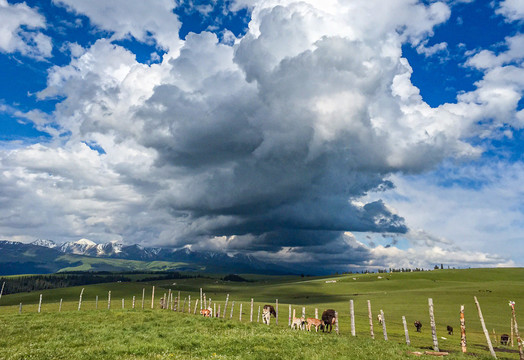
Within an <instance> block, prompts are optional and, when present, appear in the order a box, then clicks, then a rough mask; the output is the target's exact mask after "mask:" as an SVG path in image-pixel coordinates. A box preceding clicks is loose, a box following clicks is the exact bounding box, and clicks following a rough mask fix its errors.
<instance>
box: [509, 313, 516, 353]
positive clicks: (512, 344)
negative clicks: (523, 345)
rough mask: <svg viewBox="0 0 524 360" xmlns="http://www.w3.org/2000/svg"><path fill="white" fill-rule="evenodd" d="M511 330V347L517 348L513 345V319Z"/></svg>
mask: <svg viewBox="0 0 524 360" xmlns="http://www.w3.org/2000/svg"><path fill="white" fill-rule="evenodd" d="M509 327H510V328H511V347H513V346H515V345H514V344H513V317H512V318H511V325H510V326H509Z"/></svg>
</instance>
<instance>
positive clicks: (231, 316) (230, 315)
mask: <svg viewBox="0 0 524 360" xmlns="http://www.w3.org/2000/svg"><path fill="white" fill-rule="evenodd" d="M234 307H235V302H234V301H233V302H232V303H231V314H229V318H230V319H233V308H234Z"/></svg>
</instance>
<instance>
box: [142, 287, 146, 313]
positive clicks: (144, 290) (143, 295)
mask: <svg viewBox="0 0 524 360" xmlns="http://www.w3.org/2000/svg"><path fill="white" fill-rule="evenodd" d="M145 298H146V288H143V289H142V310H144V300H145Z"/></svg>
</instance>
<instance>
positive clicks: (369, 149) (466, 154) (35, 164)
mask: <svg viewBox="0 0 524 360" xmlns="http://www.w3.org/2000/svg"><path fill="white" fill-rule="evenodd" d="M138 3H139V2H137V4H138ZM56 4H57V5H60V6H65V8H66V9H67V10H68V11H70V12H72V13H75V14H83V15H86V16H88V17H90V19H91V22H92V23H93V24H95V25H96V26H98V27H99V28H100V29H101V30H104V31H107V32H109V34H110V35H111V36H108V38H105V39H104V38H101V39H99V40H97V41H96V42H95V43H93V44H92V45H91V46H89V47H86V48H81V49H78V48H76V51H71V62H70V63H69V64H67V65H63V66H58V65H57V66H54V67H52V68H51V69H50V70H49V72H48V80H47V86H46V88H45V89H42V90H41V91H40V92H39V93H38V97H39V98H40V99H41V100H48V99H58V102H57V105H56V108H55V110H54V112H53V113H52V114H44V113H42V112H39V111H36V110H35V111H30V112H25V113H21V112H20V113H19V114H18V116H20V117H23V118H25V119H27V121H32V122H34V124H35V126H37V128H38V129H40V130H41V131H44V132H48V133H49V134H50V135H51V136H52V138H51V141H49V142H48V143H42V144H36V145H30V146H16V147H13V148H11V149H6V150H3V152H2V154H1V164H2V169H3V173H2V177H1V178H0V181H2V182H3V185H4V186H2V187H1V189H3V192H4V194H2V197H0V199H1V200H0V202H1V203H2V204H3V205H4V206H3V207H4V208H5V205H8V204H11V205H12V206H10V214H9V215H8V216H6V215H5V214H4V215H3V216H2V218H1V219H0V228H1V229H2V233H3V235H7V236H14V235H16V233H17V232H16V231H14V230H13V229H14V228H16V224H20V226H24V227H29V228H30V231H29V232H28V233H27V235H28V236H30V235H34V236H39V237H55V238H56V237H57V236H58V237H61V238H62V239H64V240H65V239H70V238H75V237H76V236H82V237H88V238H91V239H96V240H102V241H105V240H112V239H115V238H116V239H120V240H122V241H125V242H128V243H135V242H141V243H151V244H155V245H168V246H173V247H181V246H185V245H188V244H189V245H191V246H192V247H193V248H196V249H223V250H226V251H242V252H258V253H260V254H265V256H267V257H272V258H281V259H288V260H290V261H297V260H300V261H309V260H315V259H320V258H322V256H325V255H329V256H330V258H331V259H332V261H333V262H334V263H338V264H348V263H352V264H366V263H368V264H369V262H370V261H371V260H372V259H373V257H374V256H376V254H373V252H372V250H370V249H369V248H368V247H366V246H364V245H363V244H361V243H360V242H359V241H357V240H356V239H355V238H354V237H353V235H352V234H351V233H355V232H370V233H377V234H384V233H385V234H390V235H392V236H394V235H395V234H407V233H409V232H410V229H409V227H408V225H407V223H406V221H405V219H404V218H403V217H402V214H397V213H396V211H394V210H393V209H392V208H390V207H389V206H388V205H387V204H386V203H385V202H384V201H382V200H380V198H381V196H380V193H381V192H383V191H387V190H390V189H392V188H393V187H394V184H393V183H392V182H391V180H390V176H391V175H392V174H398V173H404V174H419V173H423V172H425V171H428V170H430V169H432V168H434V167H435V166H436V165H438V164H440V163H441V162H442V161H443V160H444V159H450V158H452V159H469V158H474V157H476V156H478V155H479V154H480V153H481V149H480V148H478V147H475V146H473V145H471V144H470V143H469V142H468V141H467V139H469V138H471V136H477V135H478V136H481V134H482V132H483V131H486V129H485V127H484V126H482V124H481V121H479V120H480V119H481V118H482V115H480V114H481V112H482V111H483V110H484V109H489V108H490V106H493V105H492V103H493V102H494V101H496V99H493V98H485V99H481V100H479V99H478V97H477V96H475V94H476V93H475V92H471V93H464V94H462V95H461V97H460V99H459V101H458V102H457V103H454V104H444V105H441V106H439V107H437V108H432V107H430V106H429V105H428V104H427V103H425V102H424V101H423V99H422V97H421V96H420V94H419V90H418V89H417V88H416V87H415V86H414V85H413V84H412V82H411V74H412V68H411V67H410V64H409V63H408V61H407V60H406V58H404V57H403V54H402V46H403V45H405V44H409V45H411V46H413V47H418V48H421V47H422V48H423V47H424V46H425V44H426V43H427V39H428V38H430V37H431V36H432V34H433V30H434V28H435V26H437V25H439V24H441V23H443V22H445V21H447V19H448V18H449V16H450V8H449V6H448V5H447V4H446V3H445V2H432V3H431V4H424V3H420V2H418V1H414V0H398V1H391V0H384V1H372V2H370V1H364V0H363V1H334V0H333V1H325V0H323V1H303V2H295V1H291V0H289V1H288V0H280V1H277V0H274V1H271V0H266V1H262V0H261V1H249V2H246V3H244V1H237V2H235V3H233V4H230V6H229V8H228V11H239V10H241V9H248V13H249V14H250V18H249V24H248V27H247V30H246V32H245V34H242V35H240V36H239V37H238V38H236V37H234V35H232V34H231V33H227V35H228V36H226V35H224V36H223V38H222V39H221V40H222V41H220V40H219V38H218V37H217V34H215V33H213V32H207V31H204V32H201V33H199V34H196V33H189V34H188V35H187V36H186V37H185V39H184V40H181V39H179V38H178V37H177V35H176V34H177V33H178V30H179V28H180V22H179V20H178V19H177V18H176V16H174V14H172V13H171V15H169V16H168V15H165V13H164V16H163V17H162V19H163V20H162V22H161V24H162V26H159V25H158V22H150V21H146V20H147V19H141V18H140V16H138V17H137V14H139V12H137V11H139V10H140V8H139V7H137V8H136V9H135V5H134V2H131V3H130V4H126V5H125V6H124V7H126V8H127V10H126V11H125V12H122V13H120V15H119V21H118V22H113V21H110V19H108V16H110V13H107V12H101V11H100V9H97V6H96V5H86V4H83V3H82V2H76V1H69V0H68V1H56ZM93 4H95V3H93ZM155 4H156V5H155V6H158V9H153V10H154V11H156V10H158V11H160V12H162V11H165V10H166V9H168V10H170V9H173V8H174V4H172V5H173V6H170V3H169V2H168V1H164V2H162V3H160V2H158V4H157V3H155ZM136 6H138V5H136ZM134 10H137V11H134ZM501 11H502V10H501ZM164 18H165V19H164ZM133 19H138V20H136V21H134V20H133ZM140 19H141V20H140ZM414 19H416V21H413V20H414ZM139 20H140V21H139ZM142 20H143V21H142ZM170 20H173V21H172V23H171V25H169V26H168V25H167V23H168V22H169V21H170ZM119 24H125V27H121V26H119ZM224 34H225V33H224ZM126 37H132V38H134V39H135V40H138V41H142V42H148V41H149V42H155V43H156V44H157V46H158V48H159V49H162V50H163V51H165V53H164V54H163V58H162V61H161V62H160V63H154V62H153V63H152V64H144V63H140V62H138V61H137V60H136V57H135V54H133V53H132V52H131V51H130V50H128V49H126V48H125V47H124V46H122V45H119V44H118V43H117V42H115V40H118V39H123V38H126ZM226 40H227V41H226ZM70 48H71V49H73V44H71V46H70ZM442 48H445V46H444V45H442V46H440V49H442ZM425 49H426V50H427V48H425ZM435 51H438V50H435ZM428 53H431V51H429V50H428ZM479 55H480V54H479ZM157 56H158V55H157ZM474 60H475V59H472V61H474ZM478 60H480V59H478ZM485 81H486V82H489V79H486V80H485ZM483 85H484V84H482V83H479V84H478V88H477V92H478V91H479V89H482V86H483ZM521 85H522V84H521ZM502 105H503V106H504V104H502ZM509 107H510V105H507V108H508V109H509ZM508 111H510V110H508ZM510 112H511V111H510ZM511 116H513V115H511ZM502 121H504V122H507V121H508V120H507V118H506V120H501V122H500V123H502ZM490 126H492V128H493V129H495V128H498V126H499V123H497V115H496V114H495V115H494V120H493V122H492V123H491V125H490ZM35 159H40V161H35ZM10 188H11V190H9V189H10ZM370 194H374V195H372V196H370ZM371 198H373V200H369V199H371ZM363 199H368V200H367V201H364V200H363ZM15 203H16V205H13V204H15ZM42 209H45V214H46V215H45V216H44V217H42V216H38V215H37V214H36V213H35V214H33V215H34V216H32V218H33V220H31V221H30V222H28V220H27V217H26V216H23V215H22V214H24V213H27V212H29V213H31V211H35V212H38V213H40V214H42V212H41V210H42ZM24 218H25V220H24ZM35 218H39V220H38V221H37V220H34V219H35ZM57 227H60V228H61V232H60V233H58V234H57V233H56V232H55V233H54V232H53V231H54V230H52V229H55V228H57ZM58 240H60V239H58ZM382 255H383V254H380V256H382Z"/></svg>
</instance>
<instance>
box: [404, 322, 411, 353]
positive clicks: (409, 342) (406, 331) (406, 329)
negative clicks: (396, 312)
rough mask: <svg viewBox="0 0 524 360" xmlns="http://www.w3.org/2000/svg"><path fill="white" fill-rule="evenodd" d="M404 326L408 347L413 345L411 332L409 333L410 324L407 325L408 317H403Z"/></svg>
mask: <svg viewBox="0 0 524 360" xmlns="http://www.w3.org/2000/svg"><path fill="white" fill-rule="evenodd" d="M402 324H403V325H404V335H405V336H406V345H407V346H409V345H411V341H409V332H408V324H407V323H406V317H405V316H404V315H402Z"/></svg>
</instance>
